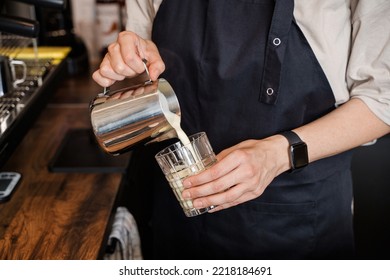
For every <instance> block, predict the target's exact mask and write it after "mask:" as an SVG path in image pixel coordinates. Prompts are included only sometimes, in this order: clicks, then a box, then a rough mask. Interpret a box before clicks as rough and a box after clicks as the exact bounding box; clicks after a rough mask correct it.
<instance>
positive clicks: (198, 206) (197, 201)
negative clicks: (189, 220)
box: [194, 200, 203, 209]
mask: <svg viewBox="0 0 390 280" xmlns="http://www.w3.org/2000/svg"><path fill="white" fill-rule="evenodd" d="M194 207H195V208H198V209H199V208H203V202H202V201H199V200H196V201H194Z"/></svg>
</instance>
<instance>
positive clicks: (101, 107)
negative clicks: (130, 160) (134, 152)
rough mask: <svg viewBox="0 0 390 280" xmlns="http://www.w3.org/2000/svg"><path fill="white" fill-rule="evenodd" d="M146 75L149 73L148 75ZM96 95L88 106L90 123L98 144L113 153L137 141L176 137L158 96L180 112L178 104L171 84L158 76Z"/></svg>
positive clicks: (123, 150) (124, 149)
mask: <svg viewBox="0 0 390 280" xmlns="http://www.w3.org/2000/svg"><path fill="white" fill-rule="evenodd" d="M147 76H148V75H147ZM137 79H138V81H135V82H134V83H135V85H134V86H130V87H127V88H124V89H119V90H116V91H114V92H110V94H109V95H104V94H99V95H98V96H97V97H96V98H95V99H94V100H93V101H92V102H91V105H90V110H91V124H92V128H93V132H94V133H95V136H96V138H97V141H98V143H99V145H100V146H101V147H102V149H103V150H104V151H106V152H107V153H110V154H112V155H119V154H121V153H124V152H126V151H128V150H129V149H130V148H131V147H133V146H134V145H136V144H138V143H146V142H148V141H161V140H164V139H168V138H172V137H176V133H175V132H174V130H173V128H172V127H171V126H170V125H169V123H168V121H167V120H166V118H165V116H164V113H163V111H162V108H161V105H160V98H159V95H161V94H163V95H164V96H165V98H166V100H167V102H168V107H169V110H170V111H171V112H173V113H175V114H177V115H180V106H179V102H178V100H177V97H176V95H175V92H174V91H173V89H172V87H171V86H170V84H169V83H168V82H167V81H166V80H164V79H159V80H157V81H154V82H152V83H150V82H148V83H146V84H145V82H141V83H139V81H140V80H141V81H142V80H145V79H142V78H141V79H140V77H137Z"/></svg>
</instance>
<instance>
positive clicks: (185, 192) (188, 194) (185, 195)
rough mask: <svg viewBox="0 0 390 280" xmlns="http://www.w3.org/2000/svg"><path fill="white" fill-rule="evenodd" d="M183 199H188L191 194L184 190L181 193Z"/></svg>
mask: <svg viewBox="0 0 390 280" xmlns="http://www.w3.org/2000/svg"><path fill="white" fill-rule="evenodd" d="M181 195H182V196H183V198H184V199H190V198H191V194H190V192H189V191H184V192H183V193H182V194H181Z"/></svg>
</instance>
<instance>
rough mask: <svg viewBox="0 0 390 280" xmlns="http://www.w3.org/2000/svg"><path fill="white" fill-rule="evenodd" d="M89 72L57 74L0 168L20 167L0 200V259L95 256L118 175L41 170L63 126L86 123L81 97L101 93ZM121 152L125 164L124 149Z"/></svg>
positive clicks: (100, 251)
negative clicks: (6, 196)
mask: <svg viewBox="0 0 390 280" xmlns="http://www.w3.org/2000/svg"><path fill="white" fill-rule="evenodd" d="M93 70H94V69H93V68H91V71H90V72H89V73H83V74H80V75H78V76H73V77H64V78H63V79H62V81H61V82H60V83H59V84H58V86H57V87H56V88H57V89H56V90H55V92H53V93H52V97H51V98H50V100H49V102H48V104H47V106H46V107H45V108H44V110H43V111H42V112H41V113H40V115H39V117H38V118H37V120H36V121H35V122H34V124H33V126H32V127H31V128H30V129H29V131H28V133H27V134H26V136H25V137H24V138H23V140H22V142H21V143H20V144H19V145H18V147H17V149H16V151H15V152H14V153H13V154H12V156H11V157H10V159H9V160H8V161H7V162H6V164H5V165H4V166H2V167H1V170H0V171H16V172H19V173H21V174H22V179H21V181H20V183H19V185H18V186H17V188H16V190H15V191H14V193H13V195H12V196H11V198H10V200H9V201H6V202H1V203H0V259H41V260H48V259H78V260H80V259H99V258H102V256H103V253H104V249H105V244H106V242H107V238H108V234H109V232H110V227H111V224H112V220H113V215H114V213H115V209H116V204H117V200H118V197H119V194H120V191H121V180H122V177H123V173H121V172H119V171H118V172H114V171H110V172H99V171H87V172H85V171H82V169H80V170H81V171H80V172H79V171H77V169H76V170H75V171H71V172H58V171H57V172H53V171H51V170H50V169H49V165H50V162H51V161H52V160H53V157H54V156H55V155H56V153H57V152H58V150H59V148H60V147H61V143H62V142H63V139H64V138H65V137H66V135H67V133H68V132H69V131H71V130H74V129H85V130H86V131H87V130H88V129H90V121H89V110H88V106H89V102H90V100H91V99H92V98H93V97H94V96H95V95H96V94H97V93H98V92H99V91H101V88H100V87H99V86H97V85H96V84H95V83H94V82H93V81H92V79H91V72H92V71H93ZM74 153H75V156H79V157H80V158H84V157H88V156H90V155H88V154H85V155H82V154H81V155H80V152H79V151H78V150H75V152H74ZM76 154H77V155H76ZM121 157H122V156H121ZM123 157H124V158H122V160H123V162H127V160H128V155H124V156H123ZM103 171H104V170H103Z"/></svg>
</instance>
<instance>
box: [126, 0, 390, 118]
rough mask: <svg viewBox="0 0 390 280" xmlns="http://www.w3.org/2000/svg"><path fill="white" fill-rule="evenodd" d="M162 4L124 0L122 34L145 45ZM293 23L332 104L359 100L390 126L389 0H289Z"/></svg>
mask: <svg viewBox="0 0 390 280" xmlns="http://www.w3.org/2000/svg"><path fill="white" fill-rule="evenodd" d="M162 1H163V0H127V1H126V5H127V13H128V21H127V26H126V29H127V30H131V31H133V32H135V33H137V34H138V35H140V36H141V37H143V38H145V39H150V37H151V31H152V25H153V20H154V18H155V16H156V13H157V11H158V8H159V6H160V4H161V2H162ZM294 17H295V19H296V21H297V24H298V25H299V27H300V28H301V30H302V32H303V33H304V35H305V37H306V39H307V40H308V42H309V43H310V46H311V48H312V49H313V51H314V53H315V55H316V57H317V59H318V61H319V63H320V65H321V66H322V69H323V70H324V72H325V75H326V76H327V78H328V81H329V83H330V85H331V87H332V90H333V94H334V96H335V99H336V105H339V104H342V103H344V102H346V101H347V100H349V99H350V98H360V99H361V100H363V101H364V102H365V103H366V104H367V106H368V107H369V108H370V109H371V111H372V112H373V113H374V114H375V115H376V116H377V117H378V118H380V119H381V120H382V121H384V122H385V123H387V124H388V125H390V0H295V8H294Z"/></svg>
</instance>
